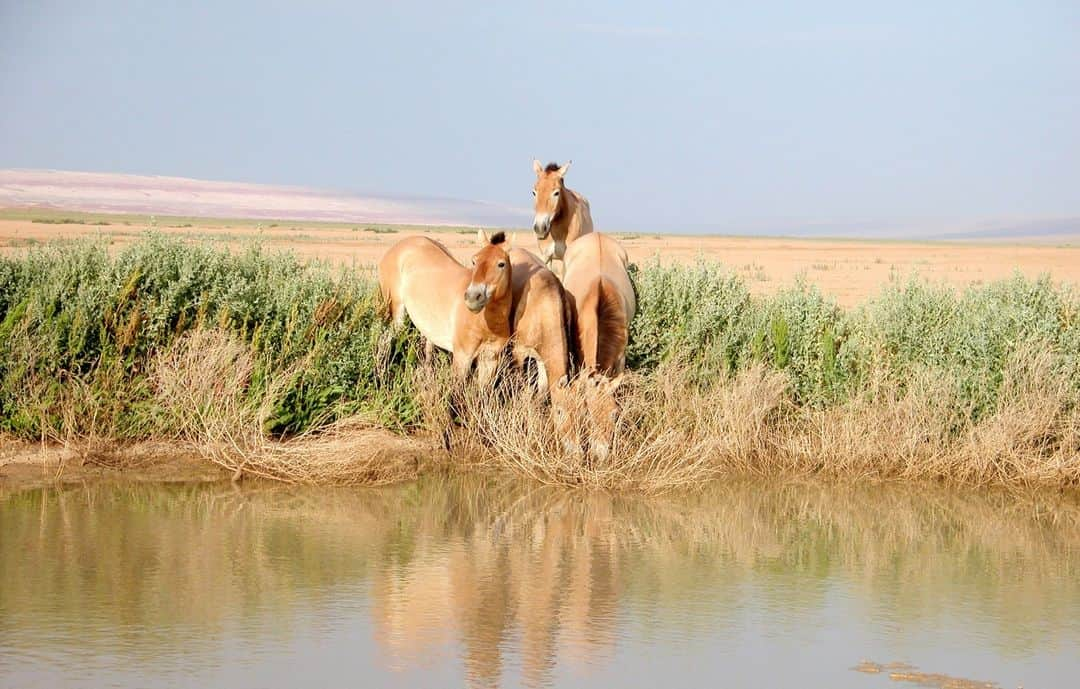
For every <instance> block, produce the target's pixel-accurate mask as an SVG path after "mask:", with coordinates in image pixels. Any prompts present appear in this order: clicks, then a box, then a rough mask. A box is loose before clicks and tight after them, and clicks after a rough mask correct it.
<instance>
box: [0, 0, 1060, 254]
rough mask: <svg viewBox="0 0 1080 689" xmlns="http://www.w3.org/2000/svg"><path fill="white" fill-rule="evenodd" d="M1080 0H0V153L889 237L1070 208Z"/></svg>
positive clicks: (671, 222) (9, 159) (644, 225)
mask: <svg viewBox="0 0 1080 689" xmlns="http://www.w3.org/2000/svg"><path fill="white" fill-rule="evenodd" d="M1077 36H1080V2H1075V1H1072V2H1068V1H1058V2H1052V1H1040V0H1028V1H1025V2H996V1H994V0H988V1H981V2H966V1H952V2H947V3H942V2H922V1H915V2H910V3H867V2H865V1H860V2H830V1H827V0H822V1H819V2H814V3H803V2H792V3H774V2H757V3H730V4H729V3H714V2H705V1H698V2H679V1H677V0H673V1H667V2H648V3H635V2H589V3H577V2H560V1H559V0H546V1H545V2H532V3H475V4H471V3H443V2H430V3H427V2H424V3H421V2H410V1H408V0H395V2H385V1H380V2H370V3H369V2H351V3H344V2H343V3H327V2H311V3H280V2H273V1H271V2H251V3H248V2H225V1H223V2H216V3H208V2H191V3H152V2H121V1H112V0H102V1H101V2H96V3H74V2H70V3H58V2H50V1H49V0H39V1H37V2H23V3H19V2H14V1H13V0H4V1H3V2H0V168H12V167H17V168H48V169H62V170H80V171H104V172H125V173H135V174H156V175H175V176H184V177H194V178H199V179H210V180H226V181H243V182H262V183H271V184H288V185H300V186H308V187H316V188H327V189H335V190H347V191H355V192H363V193H386V194H406V195H422V196H437V197H448V198H461V199H475V200H484V201H492V202H497V203H504V204H512V205H517V206H521V207H528V206H530V205H531V203H532V199H531V195H530V190H531V188H532V184H533V181H534V175H533V172H532V160H533V158H540V159H541V160H543V161H544V162H547V161H549V160H554V161H560V162H562V161H565V160H567V159H573V161H574V162H573V166H572V168H571V170H570V173H569V175H568V177H567V183H568V185H569V186H570V187H572V188H574V189H577V190H579V191H581V192H582V193H584V194H585V195H586V196H587V197H588V198H589V200H590V203H591V206H592V213H593V218H594V221H595V222H596V225H597V228H598V229H604V228H611V229H620V230H625V229H647V230H654V231H665V230H669V231H706V230H712V231H735V232H746V233H755V232H770V231H771V232H775V231H785V230H788V231H791V230H797V229H799V228H802V229H807V228H809V229H814V228H819V229H822V230H824V231H828V230H837V229H852V228H854V229H855V230H856V231H865V232H866V233H867V234H874V233H876V232H881V231H888V230H890V228H891V230H892V231H899V232H903V231H906V229H907V228H916V227H930V226H934V227H942V228H949V229H962V228H964V227H967V226H971V225H974V224H979V223H993V222H999V221H1030V220H1036V221H1037V220H1039V219H1043V218H1057V219H1060V218H1067V217H1076V216H1080V39H1078V38H1077Z"/></svg>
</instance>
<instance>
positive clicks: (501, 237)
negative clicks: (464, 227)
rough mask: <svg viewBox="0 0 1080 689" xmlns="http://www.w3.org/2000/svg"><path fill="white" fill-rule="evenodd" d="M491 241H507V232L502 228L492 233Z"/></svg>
mask: <svg viewBox="0 0 1080 689" xmlns="http://www.w3.org/2000/svg"><path fill="white" fill-rule="evenodd" d="M489 241H490V242H491V243H492V244H502V243H503V242H505V241H506V233H505V232H503V231H502V230H500V231H498V232H496V233H495V234H493V235H491V239H490V240H489Z"/></svg>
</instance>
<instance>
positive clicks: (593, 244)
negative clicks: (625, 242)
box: [563, 232, 637, 458]
mask: <svg viewBox="0 0 1080 689" xmlns="http://www.w3.org/2000/svg"><path fill="white" fill-rule="evenodd" d="M564 262H565V266H566V269H565V273H564V275H563V285H564V287H565V288H566V292H567V294H568V295H569V296H570V302H571V303H572V304H573V307H574V324H575V336H576V337H575V350H576V355H577V360H578V362H579V363H580V365H581V375H580V376H579V379H578V380H577V381H576V385H575V387H579V386H580V389H581V391H582V393H583V397H584V399H585V402H586V406H587V408H588V412H589V421H590V431H589V445H590V449H591V451H592V453H593V454H594V455H597V456H599V457H601V458H603V457H606V456H607V454H608V452H609V450H610V449H611V443H612V441H613V439H614V434H615V422H616V420H617V418H618V413H619V409H618V406H617V404H616V402H615V391H616V389H617V388H618V386H619V384H620V383H621V382H622V375H623V370H624V369H625V367H626V343H627V340H628V339H629V336H630V321H631V320H632V319H633V318H634V313H635V312H636V311H637V299H636V298H635V297H634V286H633V284H632V283H631V282H630V274H629V273H628V272H627V266H628V265H629V260H628V259H627V256H626V250H624V249H623V248H622V245H620V244H619V242H618V241H616V240H615V239H614V238H613V237H609V236H608V235H605V234H600V233H595V232H594V233H591V234H588V235H586V236H584V237H582V238H580V239H578V240H577V241H575V242H574V243H573V244H571V245H570V246H569V247H568V248H567V250H566V257H565V259H564Z"/></svg>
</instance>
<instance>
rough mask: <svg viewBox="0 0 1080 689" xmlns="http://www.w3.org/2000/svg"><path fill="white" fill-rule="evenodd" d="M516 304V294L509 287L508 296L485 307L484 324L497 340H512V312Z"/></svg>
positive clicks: (502, 296)
mask: <svg viewBox="0 0 1080 689" xmlns="http://www.w3.org/2000/svg"><path fill="white" fill-rule="evenodd" d="M513 304H514V292H513V290H512V289H511V288H510V287H509V286H507V289H506V294H503V295H501V296H499V297H498V298H497V299H493V300H491V301H489V302H488V303H487V305H486V306H485V307H484V324H485V325H486V326H487V329H488V331H489V332H490V333H491V334H492V335H493V336H494V337H496V338H501V339H506V340H509V339H510V332H511V329H510V312H511V309H512V307H513Z"/></svg>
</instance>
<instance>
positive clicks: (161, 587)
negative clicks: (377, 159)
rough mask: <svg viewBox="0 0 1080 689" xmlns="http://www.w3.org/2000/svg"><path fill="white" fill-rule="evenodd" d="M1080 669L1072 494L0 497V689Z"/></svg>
mask: <svg viewBox="0 0 1080 689" xmlns="http://www.w3.org/2000/svg"><path fill="white" fill-rule="evenodd" d="M1078 676H1080V505H1078V504H1077V501H1076V500H1075V499H1074V498H1072V497H1070V496H1061V495H1050V496H1045V495H1043V496H1040V495H1035V496H1030V495H1029V496H1024V497H1014V496H1009V495H1006V494H1000V493H976V492H970V491H969V492H961V491H956V490H953V491H948V490H944V489H938V488H935V487H926V486H921V487H918V488H907V487H902V486H895V485H881V486H835V485H834V486H827V485H822V484H818V483H813V482H798V481H773V482H766V481H760V482H756V481H744V482H731V483H720V484H716V485H713V486H710V487H709V488H707V489H705V490H703V491H700V492H695V493H691V494H680V495H664V496H659V497H656V496H653V497H641V496H625V495H610V494H605V493H590V492H584V491H575V490H567V489H561V488H553V487H544V486H539V485H537V484H535V483H529V482H522V481H519V480H516V479H512V478H505V477H490V476H489V477H476V476H466V477H447V476H429V477H426V478H424V479H422V480H420V481H418V482H415V483H410V484H404V485H399V486H394V487H388V488H378V489H348V490H346V489H317V488H296V487H282V486H280V485H265V484H248V485H244V486H242V487H234V486H232V485H229V484H224V485H223V484H205V483H204V484H153V485H151V484H108V483H99V484H88V485H79V486H65V487H57V488H46V489H39V490H24V491H17V492H8V493H6V494H5V493H0V686H3V687H19V688H21V689H28V688H31V687H69V686H70V687H76V686H78V687H82V686H91V687H99V686H102V687H103V686H110V687H180V686H192V687H211V686H220V687H229V688H230V689H240V688H244V687H296V686H313V687H315V686H318V687H322V686H326V687H377V686H401V687H448V686H508V687H513V686H533V687H545V686H558V687H576V686H619V687H656V686H663V687H666V688H670V687H683V686H730V687H762V686H765V687H851V688H855V689H858V688H866V689H873V688H874V687H900V686H916V685H918V686H940V687H946V686H948V687H985V686H1000V687H1016V686H1021V685H1022V686H1023V687H1026V688H1028V689H1031V688H1033V687H1073V686H1076V684H1075V682H1076V681H1077V679H1076V678H1077V677H1078ZM961 680H968V681H967V682H963V681H961ZM950 682H952V683H951V684H950Z"/></svg>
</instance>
